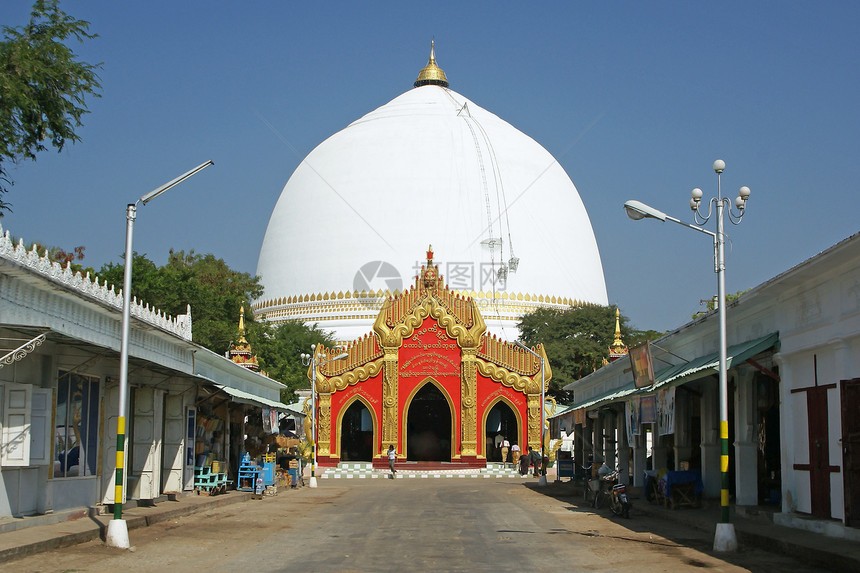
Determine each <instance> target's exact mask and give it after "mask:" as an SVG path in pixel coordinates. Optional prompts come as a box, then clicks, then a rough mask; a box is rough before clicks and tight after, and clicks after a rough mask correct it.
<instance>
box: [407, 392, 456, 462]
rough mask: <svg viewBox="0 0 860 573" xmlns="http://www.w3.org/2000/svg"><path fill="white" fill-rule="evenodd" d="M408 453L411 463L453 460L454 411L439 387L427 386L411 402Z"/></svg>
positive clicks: (408, 419) (408, 425) (408, 420)
mask: <svg viewBox="0 0 860 573" xmlns="http://www.w3.org/2000/svg"><path fill="white" fill-rule="evenodd" d="M406 450H407V451H406V459H407V460H409V461H421V462H428V461H429V462H450V461H451V408H450V406H449V405H448V400H447V399H446V398H445V395H444V394H442V391H441V390H439V388H437V387H436V385H435V384H432V383H429V382H428V383H427V384H425V385H424V386H423V387H422V388H421V389H420V390H418V392H416V394H415V396H413V397H412V400H411V401H410V403H409V411H408V413H407V415H406Z"/></svg>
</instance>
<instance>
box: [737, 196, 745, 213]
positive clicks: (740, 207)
mask: <svg viewBox="0 0 860 573" xmlns="http://www.w3.org/2000/svg"><path fill="white" fill-rule="evenodd" d="M746 206H747V202H746V201H744V198H743V197H741V196H737V197H735V207H737V209H738V211H743V210H744V207H746Z"/></svg>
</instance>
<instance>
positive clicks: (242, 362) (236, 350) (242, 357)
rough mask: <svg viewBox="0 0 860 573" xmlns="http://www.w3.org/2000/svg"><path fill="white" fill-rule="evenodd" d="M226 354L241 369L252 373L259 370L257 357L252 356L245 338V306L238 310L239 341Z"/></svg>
mask: <svg viewBox="0 0 860 573" xmlns="http://www.w3.org/2000/svg"><path fill="white" fill-rule="evenodd" d="M227 354H228V356H229V358H230V360H232V361H233V362H235V363H236V364H238V365H239V366H242V367H243V368H247V369H248V370H252V371H254V372H257V371H259V370H260V365H259V364H258V363H257V357H256V356H255V355H254V353H253V351H252V350H251V345H250V344H248V340H247V339H246V338H245V305H242V308H241V309H240V310H239V339H238V340H237V341H236V342H234V343H232V344H231V345H230V350H229V351H228V352H227ZM263 374H265V373H263Z"/></svg>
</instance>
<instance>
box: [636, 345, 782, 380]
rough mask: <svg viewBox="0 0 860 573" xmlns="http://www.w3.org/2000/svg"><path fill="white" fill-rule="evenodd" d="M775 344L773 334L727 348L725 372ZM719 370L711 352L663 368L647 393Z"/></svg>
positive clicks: (716, 353) (718, 365) (713, 353)
mask: <svg viewBox="0 0 860 573" xmlns="http://www.w3.org/2000/svg"><path fill="white" fill-rule="evenodd" d="M777 342H779V333H778V332H774V333H771V334H768V335H767V336H762V337H761V338H756V339H754V340H748V341H746V342H741V343H740V344H734V345H732V346H730V347H728V349H726V370H729V369H731V367H732V365H733V364H740V363H742V362H744V361H745V360H747V359H748V358H752V357H753V356H755V355H756V354H758V353H759V352H764V351H765V350H767V349H769V348H771V347H772V346H774V345H775V344H776V343H777ZM719 368H720V354H719V352H712V353H710V354H706V355H705V356H700V357H698V358H696V359H695V360H691V361H690V362H686V363H684V364H678V365H676V366H670V367H668V368H664V369H663V370H661V371H660V372H658V373H657V374H656V375H655V377H654V378H655V379H656V381H655V383H654V386H652V387H651V388H648V389H647V391H651V390H656V389H657V388H661V387H663V386H666V385H667V384H672V385H677V384H684V383H686V382H692V381H693V380H696V379H698V378H702V377H704V376H711V375H713V374H717V373H718V372H719Z"/></svg>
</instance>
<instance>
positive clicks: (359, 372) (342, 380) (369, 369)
mask: <svg viewBox="0 0 860 573" xmlns="http://www.w3.org/2000/svg"><path fill="white" fill-rule="evenodd" d="M384 362H385V361H384V360H383V359H382V358H380V359H379V360H376V361H374V362H369V363H367V364H364V365H362V366H359V367H357V368H354V369H352V370H350V371H348V372H345V373H343V374H342V375H341V376H334V377H332V378H326V377H325V376H324V375H323V374H322V373H321V372H319V370H317V384H316V385H317V392H319V393H321V394H328V393H331V394H333V393H335V392H337V391H338V390H345V389H346V388H347V387H348V386H355V385H356V384H358V383H359V382H364V381H365V380H367V379H368V378H373V377H374V376H376V375H377V374H379V372H380V371H381V370H382V365H383V363H384Z"/></svg>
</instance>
